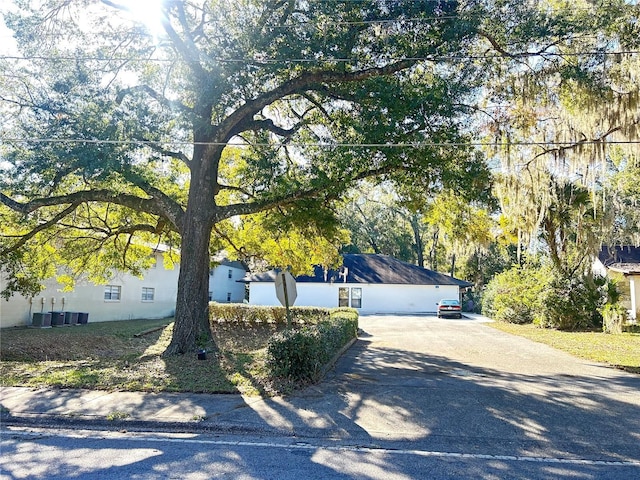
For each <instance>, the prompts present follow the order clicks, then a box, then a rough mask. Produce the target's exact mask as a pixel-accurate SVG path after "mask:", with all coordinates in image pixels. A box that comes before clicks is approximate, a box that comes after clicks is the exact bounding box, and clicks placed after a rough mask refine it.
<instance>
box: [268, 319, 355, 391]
mask: <svg viewBox="0 0 640 480" xmlns="http://www.w3.org/2000/svg"><path fill="white" fill-rule="evenodd" d="M357 331H358V313H357V312H356V311H355V310H352V309H337V310H335V311H333V312H332V313H331V315H330V319H329V320H322V321H320V322H318V323H317V324H314V325H305V326H303V327H299V328H293V329H288V330H284V331H282V332H278V333H276V334H275V335H273V336H272V337H271V339H270V340H269V344H268V346H267V365H268V368H269V370H270V372H271V375H272V376H275V377H288V378H292V379H295V380H298V381H310V382H315V381H317V380H318V379H319V378H320V377H321V375H322V370H323V367H324V366H325V365H326V364H327V363H328V362H329V361H330V360H331V359H332V358H333V356H334V355H335V354H336V353H337V352H338V351H339V350H340V349H341V348H342V347H343V346H344V345H346V344H347V343H348V342H349V341H350V340H351V339H353V338H356V336H357Z"/></svg>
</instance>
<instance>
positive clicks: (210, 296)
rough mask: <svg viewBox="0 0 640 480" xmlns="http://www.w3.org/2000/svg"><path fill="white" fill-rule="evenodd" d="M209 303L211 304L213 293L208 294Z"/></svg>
mask: <svg viewBox="0 0 640 480" xmlns="http://www.w3.org/2000/svg"><path fill="white" fill-rule="evenodd" d="M209 301H210V302H213V292H211V291H210V292H209Z"/></svg>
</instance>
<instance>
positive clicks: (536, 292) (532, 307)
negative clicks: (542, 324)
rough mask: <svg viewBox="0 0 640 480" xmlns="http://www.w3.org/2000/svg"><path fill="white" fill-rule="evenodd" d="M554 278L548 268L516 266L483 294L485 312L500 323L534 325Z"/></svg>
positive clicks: (500, 276)
mask: <svg viewBox="0 0 640 480" xmlns="http://www.w3.org/2000/svg"><path fill="white" fill-rule="evenodd" d="M550 279H551V273H550V270H549V269H548V268H547V267H532V266H526V267H520V266H515V267H512V268H511V269H509V270H506V271H504V272H502V273H500V274H498V275H496V276H495V277H494V278H493V279H492V280H491V281H490V282H489V283H488V284H487V288H486V289H485V291H484V293H483V295H482V313H483V314H485V315H487V316H488V317H491V318H493V319H494V320H497V321H502V322H509V323H531V322H532V321H533V320H534V318H535V316H536V313H537V312H539V311H540V309H541V307H542V304H541V302H542V297H543V292H544V291H545V289H546V287H547V285H548V284H549V281H550Z"/></svg>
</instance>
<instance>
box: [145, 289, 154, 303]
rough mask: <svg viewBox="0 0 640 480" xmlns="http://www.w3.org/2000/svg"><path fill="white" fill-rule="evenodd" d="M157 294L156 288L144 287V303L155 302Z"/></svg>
mask: <svg viewBox="0 0 640 480" xmlns="http://www.w3.org/2000/svg"><path fill="white" fill-rule="evenodd" d="M155 294H156V289H155V288H147V287H142V301H143V302H153V300H154V298H155Z"/></svg>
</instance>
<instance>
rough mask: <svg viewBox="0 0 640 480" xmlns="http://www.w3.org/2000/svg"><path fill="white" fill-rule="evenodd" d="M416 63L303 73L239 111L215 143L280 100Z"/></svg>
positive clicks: (235, 132)
mask: <svg viewBox="0 0 640 480" xmlns="http://www.w3.org/2000/svg"><path fill="white" fill-rule="evenodd" d="M416 63H417V60H414V59H406V60H400V61H398V62H394V63H391V64H389V65H385V66H383V67H377V68H368V69H365V70H358V71H354V72H340V71H335V70H320V71H315V72H304V73H302V74H301V75H299V76H298V77H295V78H292V79H291V80H289V81H286V82H284V83H282V84H281V85H279V86H278V87H276V88H274V89H273V90H270V91H268V92H265V93H263V94H262V95H259V96H258V97H256V98H254V99H253V100H249V101H248V102H247V103H245V104H244V105H242V106H241V107H239V108H238V109H237V110H236V111H235V112H233V113H232V114H231V115H229V116H228V117H227V118H226V119H225V120H224V121H223V122H222V123H221V124H220V126H219V128H218V130H217V134H218V135H217V136H218V138H216V139H215V141H216V142H227V141H229V139H230V138H231V137H233V136H234V135H236V134H238V133H239V132H240V131H241V129H239V125H241V124H243V123H245V122H247V119H253V116H254V115H255V114H257V113H258V112H260V111H261V110H262V109H263V108H265V107H266V106H268V105H271V104H272V103H273V102H275V101H276V100H279V99H281V98H284V97H287V96H289V95H292V94H296V93H299V94H302V93H304V92H307V91H309V90H321V89H323V88H324V86H325V85H326V84H334V83H354V82H362V81H365V80H367V79H370V78H374V77H381V76H387V75H392V74H394V73H397V72H400V71H402V70H405V69H407V68H410V67H412V66H413V65H415V64H416Z"/></svg>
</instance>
